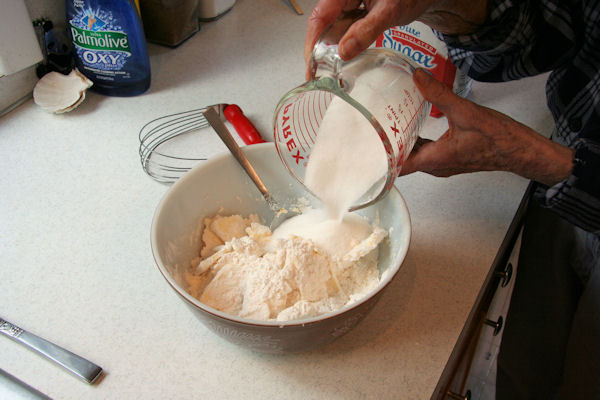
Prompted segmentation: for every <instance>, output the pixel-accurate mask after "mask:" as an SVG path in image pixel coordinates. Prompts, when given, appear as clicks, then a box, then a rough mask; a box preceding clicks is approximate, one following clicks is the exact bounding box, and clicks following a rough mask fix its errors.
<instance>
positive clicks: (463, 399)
mask: <svg viewBox="0 0 600 400" xmlns="http://www.w3.org/2000/svg"><path fill="white" fill-rule="evenodd" d="M446 397H448V398H450V399H453V400H471V391H470V390H467V392H466V393H465V395H464V396H463V395H460V394H456V393H454V392H451V391H450V390H448V391H447V392H446Z"/></svg>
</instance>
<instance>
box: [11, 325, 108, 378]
mask: <svg viewBox="0 0 600 400" xmlns="http://www.w3.org/2000/svg"><path fill="white" fill-rule="evenodd" d="M0 333H2V334H4V335H6V336H8V337H9V338H11V339H13V340H14V341H15V342H18V343H21V344H23V345H25V346H27V347H29V348H30V349H32V350H35V351H36V352H38V353H40V354H41V355H43V356H44V357H46V358H48V359H49V360H51V361H53V362H55V363H56V364H58V365H60V366H62V367H63V368H65V369H67V370H68V371H69V372H71V373H72V374H74V375H75V376H77V377H79V378H81V379H83V380H84V381H85V382H87V383H94V381H95V380H96V379H97V378H98V377H99V376H100V375H101V374H102V368H100V367H99V366H98V365H96V364H94V363H93V362H91V361H88V360H86V359H85V358H83V357H80V356H78V355H77V354H74V353H71V352H70V351H69V350H66V349H63V348H62V347H60V346H58V345H56V344H54V343H51V342H49V341H47V340H46V339H42V338H41V337H39V336H36V335H34V334H33V333H29V332H27V331H26V330H24V329H21V328H19V327H18V326H16V325H14V324H12V323H10V322H8V321H6V320H5V319H2V318H0Z"/></svg>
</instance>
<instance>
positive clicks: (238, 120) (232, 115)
mask: <svg viewBox="0 0 600 400" xmlns="http://www.w3.org/2000/svg"><path fill="white" fill-rule="evenodd" d="M223 113H224V114H225V118H227V121H229V122H230V123H231V125H233V127H234V128H235V130H236V131H237V133H238V135H239V136H240V138H241V139H242V140H243V141H244V143H246V144H255V143H264V142H265V141H264V140H263V138H262V137H261V136H260V133H258V131H257V130H256V128H255V127H254V125H252V122H250V120H249V119H248V118H246V116H245V115H244V112H243V111H242V109H241V108H240V107H238V106H237V105H235V104H230V105H228V106H227V107H225V110H223Z"/></svg>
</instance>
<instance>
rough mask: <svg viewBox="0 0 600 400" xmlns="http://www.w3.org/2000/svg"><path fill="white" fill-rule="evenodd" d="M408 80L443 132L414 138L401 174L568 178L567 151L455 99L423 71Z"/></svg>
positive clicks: (486, 110) (569, 153)
mask: <svg viewBox="0 0 600 400" xmlns="http://www.w3.org/2000/svg"><path fill="white" fill-rule="evenodd" d="M414 80H415V83H416V84H417V87H418V88H419V90H420V91H421V93H422V94H423V95H424V96H425V98H426V99H427V100H428V101H429V102H431V103H432V104H433V105H435V106H436V107H437V108H438V109H439V110H440V111H442V112H443V113H444V114H445V115H446V116H447V118H448V126H449V128H448V130H447V131H446V132H445V133H444V134H443V135H442V136H441V137H440V138H439V139H438V140H437V141H430V140H425V139H420V140H419V142H418V143H417V145H416V146H415V148H414V149H413V151H412V152H411V154H410V155H409V157H408V159H407V160H406V161H405V163H404V165H403V167H402V171H401V175H407V174H410V173H412V172H415V171H422V172H425V173H428V174H431V175H434V176H439V177H447V176H451V175H455V174H460V173H466V172H476V171H509V172H513V173H515V174H517V175H520V176H523V177H525V178H528V179H533V180H536V181H538V182H541V183H544V184H546V185H549V186H552V185H554V184H556V183H558V182H560V181H562V180H563V179H565V178H567V177H568V176H569V175H570V173H571V170H572V168H573V155H574V153H573V150H571V149H569V148H568V147H565V146H561V145H559V144H557V143H554V142H552V141H551V140H549V139H546V138H545V137H544V136H542V135H540V134H539V133H537V132H535V131H534V130H532V129H530V128H528V127H527V126H525V125H523V124H521V123H519V122H517V121H515V120H513V119H511V118H510V117H508V116H507V115H504V114H502V113H499V112H497V111H494V110H492V109H489V108H486V107H482V106H479V105H477V104H475V103H473V102H471V101H469V100H466V99H463V98H461V97H459V96H457V95H456V94H454V93H453V92H452V90H451V89H450V88H449V87H448V86H446V85H444V84H442V83H441V82H438V81H437V80H435V79H434V78H432V77H431V76H430V75H429V74H428V73H427V72H425V71H424V70H421V69H419V70H417V71H416V72H415V75H414Z"/></svg>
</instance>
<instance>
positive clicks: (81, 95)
mask: <svg viewBox="0 0 600 400" xmlns="http://www.w3.org/2000/svg"><path fill="white" fill-rule="evenodd" d="M90 86H92V81H90V80H89V79H88V78H86V77H85V76H84V75H83V74H82V73H81V72H79V71H78V70H77V69H74V70H72V71H71V73H69V75H63V74H61V73H59V72H50V73H48V74H46V75H44V76H43V77H42V79H40V80H39V81H38V83H37V84H36V85H35V87H34V88H33V101H34V102H35V104H37V105H39V106H40V107H42V108H43V109H44V110H46V111H48V112H52V113H57V114H59V113H64V112H67V111H71V110H73V109H74V108H76V107H77V106H78V105H79V104H81V102H82V101H83V100H84V99H85V91H86V90H87V88H89V87H90Z"/></svg>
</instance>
